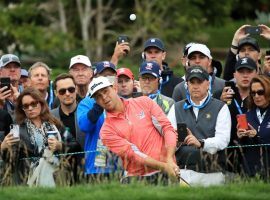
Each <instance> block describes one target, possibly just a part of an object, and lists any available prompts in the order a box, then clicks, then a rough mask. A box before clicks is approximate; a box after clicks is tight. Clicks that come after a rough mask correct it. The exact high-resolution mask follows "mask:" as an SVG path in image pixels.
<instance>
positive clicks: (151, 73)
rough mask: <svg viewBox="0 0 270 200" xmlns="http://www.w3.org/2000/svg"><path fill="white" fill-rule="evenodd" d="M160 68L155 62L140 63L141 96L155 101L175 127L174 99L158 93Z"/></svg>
mask: <svg viewBox="0 0 270 200" xmlns="http://www.w3.org/2000/svg"><path fill="white" fill-rule="evenodd" d="M160 77H161V70H160V66H159V65H158V63H157V62H154V61H146V62H143V63H142V64H141V67H140V72H139V81H140V87H141V91H142V94H143V96H148V97H149V98H150V99H152V100H153V101H155V102H156V103H157V104H158V105H159V106H160V108H161V109H162V110H163V112H164V113H165V114H166V115H167V118H168V119H169V121H170V122H171V124H172V126H173V127H174V129H176V128H177V127H176V119H175V107H174V100H173V99H172V98H170V97H167V96H165V95H163V94H161V93H160V90H159V84H160Z"/></svg>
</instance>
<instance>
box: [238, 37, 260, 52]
mask: <svg viewBox="0 0 270 200" xmlns="http://www.w3.org/2000/svg"><path fill="white" fill-rule="evenodd" d="M247 44H248V45H251V46H253V48H254V49H255V50H256V51H258V52H260V47H259V44H258V42H257V40H256V39H255V38H252V37H245V38H243V39H241V40H240V41H239V43H238V53H239V51H240V49H241V48H242V47H243V46H244V45H247Z"/></svg>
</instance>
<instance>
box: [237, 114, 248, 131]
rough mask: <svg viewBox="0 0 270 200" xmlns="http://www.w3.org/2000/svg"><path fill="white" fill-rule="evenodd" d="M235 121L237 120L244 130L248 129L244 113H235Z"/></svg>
mask: <svg viewBox="0 0 270 200" xmlns="http://www.w3.org/2000/svg"><path fill="white" fill-rule="evenodd" d="M237 122H238V125H239V128H241V129H245V130H247V129H248V122H247V116H246V114H239V115H237Z"/></svg>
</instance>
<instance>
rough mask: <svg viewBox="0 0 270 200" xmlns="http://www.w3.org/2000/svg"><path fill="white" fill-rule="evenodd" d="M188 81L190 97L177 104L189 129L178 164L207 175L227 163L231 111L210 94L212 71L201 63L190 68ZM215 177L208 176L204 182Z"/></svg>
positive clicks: (178, 118)
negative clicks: (225, 157)
mask: <svg viewBox="0 0 270 200" xmlns="http://www.w3.org/2000/svg"><path fill="white" fill-rule="evenodd" d="M186 82H187V94H188V95H187V98H186V99H184V100H182V101H179V102H177V103H176V104H175V114H176V121H177V123H178V124H179V123H185V124H186V127H187V133H188V135H187V136H186V137H185V139H184V142H183V144H184V145H181V146H180V147H179V149H178V150H177V152H176V159H177V164H178V165H179V166H180V168H181V169H182V168H186V169H188V170H193V171H196V172H200V173H202V174H203V175H204V176H206V177H207V176H208V174H207V173H209V172H217V171H219V172H220V171H221V170H220V169H224V167H225V166H224V162H225V160H224V157H223V156H224V151H223V150H224V149H225V148H226V147H227V146H228V144H229V141H230V130H231V117H230V112H229V109H228V106H227V105H226V104H225V103H224V102H222V101H220V100H218V99H215V98H213V97H212V96H211V93H210V92H209V85H210V82H209V74H208V72H207V71H206V70H204V69H203V68H202V67H201V66H193V67H192V68H189V69H188V70H187V72H186ZM213 163H217V165H213ZM181 174H183V170H181ZM212 181H213V182H215V180H213V179H211V178H209V179H208V180H207V181H206V182H205V183H203V184H208V183H213V182H212Z"/></svg>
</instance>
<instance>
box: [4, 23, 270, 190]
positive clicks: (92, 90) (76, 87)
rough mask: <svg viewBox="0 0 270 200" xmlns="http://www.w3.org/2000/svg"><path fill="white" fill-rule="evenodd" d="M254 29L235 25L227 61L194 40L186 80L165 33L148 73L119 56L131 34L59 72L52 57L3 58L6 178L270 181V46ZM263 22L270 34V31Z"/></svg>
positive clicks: (153, 42)
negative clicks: (97, 56) (170, 55)
mask: <svg viewBox="0 0 270 200" xmlns="http://www.w3.org/2000/svg"><path fill="white" fill-rule="evenodd" d="M249 27H250V25H243V26H241V27H240V28H239V29H238V30H237V31H236V32H235V34H234V37H233V39H232V43H231V46H230V47H229V49H228V53H227V57H226V58H224V60H225V65H224V69H223V68H222V65H221V62H219V61H217V60H216V59H215V58H213V56H212V54H211V50H210V49H209V48H208V47H207V44H202V43H197V42H194V41H192V42H190V43H188V44H186V45H185V46H184V48H183V52H181V53H179V63H181V64H182V66H183V67H184V70H185V75H184V76H182V77H177V76H176V75H174V73H173V71H172V70H171V69H170V67H169V66H168V64H167V63H166V50H167V49H166V48H165V44H164V43H163V41H162V40H161V39H159V38H149V39H148V40H146V41H145V43H144V47H143V49H142V62H141V63H138V69H139V75H138V77H135V76H134V74H133V72H132V71H131V69H130V68H128V67H123V66H119V65H118V62H119V60H121V59H125V55H126V54H127V53H129V52H130V51H131V48H130V46H129V43H128V42H127V41H123V42H122V43H118V42H116V46H115V49H114V52H113V55H112V57H111V60H110V61H100V62H96V63H91V61H90V59H89V58H88V57H87V56H85V55H74V57H72V58H71V59H70V65H69V66H68V68H69V70H68V71H67V72H66V73H62V74H59V75H58V76H57V77H56V78H55V80H52V79H51V72H52V69H51V68H50V67H49V66H48V65H47V64H46V63H43V62H36V63H34V64H33V65H32V66H30V67H29V69H28V70H26V69H25V68H23V67H24V66H22V64H21V61H20V58H19V57H18V56H16V55H14V54H4V55H2V56H1V59H0V80H1V82H0V146H1V149H0V184H1V185H29V186H48V187H54V186H57V185H75V184H80V183H100V182H104V181H111V180H115V179H116V180H118V181H120V182H121V183H122V184H129V183H130V182H132V181H145V182H147V183H149V184H163V185H168V184H172V183H179V184H188V185H191V186H193V185H205V186H207V185H219V184H224V183H225V182H226V180H227V178H228V177H229V178H230V179H233V178H234V177H237V176H241V177H244V178H252V177H255V176H258V177H260V178H261V179H262V180H264V181H270V54H268V53H265V52H263V51H262V49H261V48H260V45H259V43H258V41H257V40H256V39H255V38H254V37H253V35H250V34H249V33H248V32H246V29H247V28H249ZM258 27H259V29H260V30H261V33H260V36H261V37H263V38H264V41H265V42H266V43H269V41H270V28H269V27H268V26H266V25H258ZM27 68H28V67H27Z"/></svg>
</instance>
